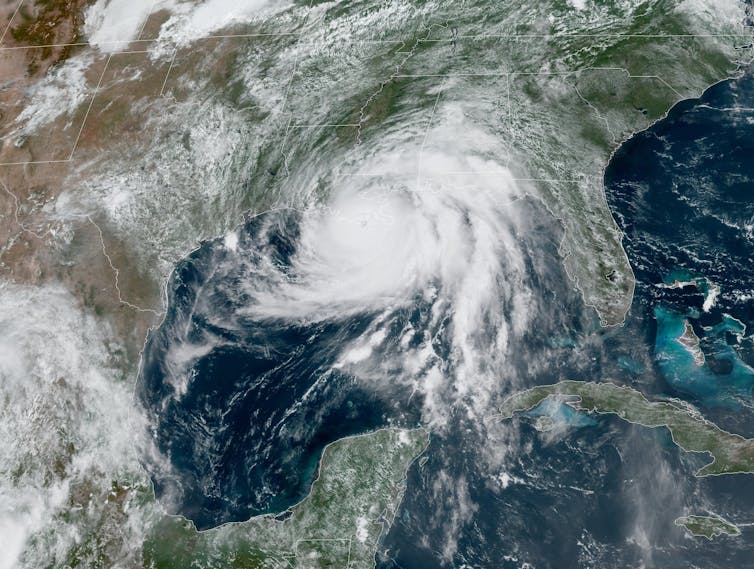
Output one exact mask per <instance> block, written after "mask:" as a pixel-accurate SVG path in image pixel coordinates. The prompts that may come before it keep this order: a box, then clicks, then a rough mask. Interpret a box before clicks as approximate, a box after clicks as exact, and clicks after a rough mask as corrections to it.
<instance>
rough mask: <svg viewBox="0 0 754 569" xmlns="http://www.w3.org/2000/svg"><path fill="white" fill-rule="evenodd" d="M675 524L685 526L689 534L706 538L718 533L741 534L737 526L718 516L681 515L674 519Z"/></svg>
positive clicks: (718, 534) (713, 536) (711, 537)
mask: <svg viewBox="0 0 754 569" xmlns="http://www.w3.org/2000/svg"><path fill="white" fill-rule="evenodd" d="M675 525H677V526H681V527H683V528H686V531H687V532H688V534H689V535H692V536H694V537H706V538H707V539H713V538H715V537H718V536H720V535H730V536H737V535H741V530H740V529H738V526H736V525H734V524H732V523H730V522H729V521H728V520H724V519H723V518H721V517H719V516H683V517H680V518H678V519H676V520H675Z"/></svg>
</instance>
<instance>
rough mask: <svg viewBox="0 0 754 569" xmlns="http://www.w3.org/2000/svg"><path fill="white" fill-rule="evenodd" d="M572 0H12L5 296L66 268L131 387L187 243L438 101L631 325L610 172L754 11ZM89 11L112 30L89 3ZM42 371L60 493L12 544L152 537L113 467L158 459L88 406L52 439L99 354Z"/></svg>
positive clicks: (323, 182) (281, 195) (53, 548)
mask: <svg viewBox="0 0 754 569" xmlns="http://www.w3.org/2000/svg"><path fill="white" fill-rule="evenodd" d="M251 4H254V3H251ZM576 4H577V3H575V2H573V3H569V2H564V1H562V0H551V1H549V2H548V1H543V2H537V3H531V2H527V1H525V0H514V1H512V2H507V3H505V4H499V5H495V6H492V5H491V4H489V3H485V2H478V3H474V2H472V3H463V4H458V3H445V4H441V5H438V4H437V3H432V2H416V3H410V2H382V3H371V4H369V3H359V2H353V3H317V2H314V3H301V2H294V3H289V4H285V5H284V6H283V7H282V8H280V9H279V10H272V11H271V12H265V14H264V17H263V18H262V17H259V18H257V17H254V16H253V15H251V16H249V17H248V18H247V19H246V20H244V19H243V18H241V19H240V20H237V21H234V22H232V23H228V22H227V21H225V20H223V21H224V22H225V23H224V24H222V25H217V26H214V27H212V25H209V24H206V25H205V22H190V23H191V26H184V25H183V23H184V21H185V20H186V19H187V18H188V17H189V16H188V15H187V10H184V8H185V6H184V5H183V4H181V8H180V9H179V10H177V11H176V13H171V12H170V8H169V7H164V8H160V9H159V10H157V11H156V12H155V13H153V14H151V15H148V14H145V15H144V16H145V19H144V21H143V22H142V21H138V18H136V22H135V23H136V25H135V28H134V30H135V31H134V33H133V34H130V32H129V31H128V29H121V28H128V25H127V24H128V21H129V19H128V18H123V15H122V13H119V12H118V10H120V9H122V7H123V3H122V2H109V3H106V2H102V1H100V2H95V3H94V6H91V2H89V0H81V1H78V0H70V1H68V0H65V1H63V0H61V1H55V0H36V1H31V0H25V1H23V2H21V1H18V2H6V3H4V4H3V6H2V7H0V17H1V18H2V28H0V33H2V34H3V37H2V38H0V45H2V48H3V50H2V56H1V57H0V71H2V73H0V74H1V75H2V76H3V77H4V78H5V79H4V82H3V85H2V89H1V90H0V216H2V221H3V223H2V224H0V277H1V278H2V280H3V281H4V282H8V283H14V285H23V286H21V287H17V288H16V287H15V286H14V287H13V288H12V289H9V290H10V292H9V293H8V295H9V298H10V297H13V299H14V301H13V302H11V301H10V300H9V301H8V305H9V306H13V305H17V304H18V301H17V299H18V297H19V296H22V295H23V294H24V293H19V292H17V291H18V290H36V289H44V288H45V287H50V286H55V287H57V286H60V287H64V288H65V289H66V290H67V291H69V292H70V294H71V296H72V298H73V299H74V301H75V302H74V303H72V306H71V309H70V310H71V311H77V312H76V314H77V315H79V317H80V318H81V319H82V320H84V321H87V322H88V321H90V320H92V321H93V322H94V321H96V326H95V325H94V324H93V326H95V328H96V331H97V334H100V335H103V336H106V338H107V346H108V350H111V351H113V352H114V353H115V355H116V356H117V357H114V360H115V361H114V363H113V366H114V367H115V368H117V370H116V371H114V372H113V374H112V375H113V376H114V379H108V381H109V382H110V384H111V387H113V388H115V387H117V388H119V389H120V388H122V387H123V385H124V384H128V385H131V384H132V383H133V382H134V381H135V378H136V375H137V370H138V362H139V354H140V351H141V348H142V346H143V344H144V339H145V336H146V334H147V330H148V329H149V328H150V327H151V326H153V325H155V324H156V323H157V322H158V321H159V320H160V318H161V316H162V311H163V310H164V308H165V305H164V302H165V299H164V295H163V292H164V288H165V283H166V281H167V278H168V275H169V274H170V272H171V271H172V270H173V268H174V267H175V264H176V263H177V262H178V261H179V260H180V259H181V258H182V257H183V256H185V255H186V254H187V253H189V252H190V251H191V250H192V249H193V248H194V247H196V245H197V244H198V243H199V242H201V241H202V240H203V239H210V238H215V237H217V236H221V235H224V234H226V233H227V232H228V231H230V230H232V229H233V228H234V227H236V226H237V225H238V224H239V222H241V221H242V219H243V217H244V215H245V214H246V213H248V212H259V211H264V210H266V209H268V208H270V207H271V206H274V205H279V204H281V203H283V204H292V205H298V204H297V202H296V199H298V197H300V196H298V195H291V194H294V193H295V192H291V191H290V188H291V187H295V188H312V189H314V188H324V190H323V192H325V193H326V191H327V188H328V187H329V185H330V182H331V181H332V180H331V179H329V178H327V177H326V176H325V177H322V178H317V177H307V176H308V175H309V174H310V173H311V172H313V171H320V172H331V171H335V170H337V169H338V168H340V167H341V166H343V165H344V164H346V163H347V160H346V159H345V157H347V156H349V153H350V152H352V151H353V149H354V148H355V145H356V144H357V140H358V141H359V142H360V144H361V145H362V146H361V148H369V147H370V144H372V143H374V142H375V141H384V140H391V138H390V137H391V136H395V134H396V133H397V132H400V133H403V135H402V136H405V137H413V140H418V141H419V142H420V141H421V140H422V138H423V137H424V136H425V133H427V132H428V127H427V125H428V124H429V123H430V122H431V121H430V120H429V119H430V117H431V116H432V114H431V113H432V109H433V105H434V103H435V101H439V103H440V104H439V105H438V113H437V116H438V117H441V116H444V115H443V112H444V111H445V107H446V106H447V107H448V108H449V109H450V111H449V112H451V111H453V112H455V111H457V116H459V117H463V120H466V121H468V123H469V124H475V125H480V128H483V129H484V130H485V133H486V134H489V135H490V138H492V139H494V140H496V141H499V144H500V145H502V146H503V147H504V150H505V151H506V152H497V147H496V148H495V149H494V150H495V152H494V153H491V154H494V155H495V156H503V155H505V154H506V153H507V158H506V160H505V165H506V166H510V168H511V170H512V171H513V172H514V174H515V176H516V183H517V184H519V185H520V186H521V189H522V191H523V192H526V193H531V194H533V195H535V196H537V197H538V198H540V199H541V200H542V201H543V203H545V204H546V205H547V207H548V208H549V209H550V210H551V211H552V212H553V215H555V216H556V217H558V218H559V219H560V220H561V222H562V224H563V227H564V235H563V238H562V243H561V248H560V251H561V254H562V256H563V260H564V264H565V266H566V267H567V270H568V273H569V275H570V276H571V278H572V279H573V281H574V282H575V284H576V286H578V288H579V289H580V290H581V292H582V294H583V297H584V300H585V302H586V303H587V304H589V305H592V306H594V307H595V308H596V310H597V312H598V314H599V316H600V319H601V322H602V323H603V324H604V325H612V324H618V323H620V322H621V321H622V320H623V318H624V316H625V313H626V311H627V310H628V307H629V306H630V304H631V296H632V292H633V275H632V273H631V268H630V266H629V263H628V260H627V259H626V257H625V253H624V251H623V249H622V247H621V243H620V240H621V235H620V232H619V231H618V228H617V227H616V225H615V223H614V221H613V219H612V216H611V214H610V211H609V209H608V207H607V204H606V201H605V196H604V189H603V182H602V173H603V169H604V167H605V166H606V164H607V162H608V160H609V158H610V156H611V153H612V152H613V150H614V149H615V148H617V146H618V145H619V143H620V141H621V140H622V139H624V138H625V137H627V136H630V135H631V134H632V133H633V132H636V131H638V130H642V129H644V128H646V127H648V126H649V125H650V124H651V123H652V122H653V121H656V120H658V119H660V118H661V117H662V116H664V114H665V113H667V112H668V110H669V109H670V108H671V107H672V105H673V104H674V103H676V102H677V101H678V100H680V99H683V98H690V97H696V96H698V95H700V94H701V93H702V92H703V90H704V89H705V88H707V87H708V86H710V85H711V84H713V83H715V82H717V81H720V80H722V79H724V78H726V77H728V76H731V75H735V74H736V73H737V72H738V70H739V69H740V66H741V64H743V63H745V62H746V61H748V59H749V58H750V54H751V29H750V28H749V26H748V25H747V4H746V3H745V2H739V1H738V0H721V1H719V2H716V3H715V5H714V6H711V7H710V6H706V5H705V4H704V3H702V2H694V1H657V2H645V1H639V0H637V1H630V0H625V1H621V2H610V3H602V2H587V3H578V5H579V6H580V8H578V7H577V6H576ZM158 5H160V3H156V4H155V6H158ZM94 8H96V9H97V10H98V12H97V14H98V15H99V16H102V18H101V20H100V21H99V24H101V25H99V26H98V21H97V20H96V19H95V20H92V21H91V22H90V21H89V18H88V17H87V16H86V14H87V13H88V12H87V11H88V10H90V9H91V10H94ZM459 8H460V9H459ZM146 9H147V10H149V8H146ZM134 10H136V8H134ZM108 11H109V12H110V13H109V18H110V19H109V20H108V19H107V18H106V17H105V16H107V15H108ZM147 16H148V17H147ZM205 16H207V14H205ZM105 21H108V22H109V24H108V26H109V28H108V26H105V25H104V24H103V23H102V22H105ZM82 22H83V23H84V24H90V26H91V29H90V30H89V32H91V33H89V32H88V31H87V25H82ZM192 26H193V28H196V27H199V28H201V29H200V30H198V31H196V30H193V28H192ZM110 28H112V29H110ZM189 28H191V29H190V30H189V31H192V32H193V35H186V36H185V37H184V36H181V35H180V34H181V32H182V31H185V30H186V29H189ZM3 30H4V31H3ZM108 34H109V35H108ZM94 36H97V37H100V36H101V37H103V38H104V40H106V41H102V42H100V41H98V40H95V39H94ZM213 36H214V37H213ZM53 44H54V45H53ZM438 91H442V98H441V99H439V98H437V97H436V93H437V92H438ZM463 127H464V125H459V131H462V130H463ZM417 133H418V134H417ZM387 135H390V136H387ZM401 142H402V143H405V140H402V141H401ZM416 146H418V145H416ZM485 156H487V155H486V154H485ZM333 165H335V166H337V167H336V168H333ZM413 179H415V176H414V178H413ZM302 194H307V195H308V194H309V192H308V191H305V192H302ZM56 302H57V301H56ZM45 305H46V303H45V302H38V303H35V304H34V306H45ZM50 306H51V308H55V309H58V308H59V306H58V304H55V305H50ZM81 329H82V326H78V325H77V326H72V327H71V328H70V333H68V334H66V335H65V337H66V338H74V339H75V338H78V337H82V338H84V339H86V340H87V341H86V342H85V343H84V344H82V345H85V348H83V347H82V348H79V347H75V348H69V347H68V346H66V347H65V348H64V349H60V350H57V351H59V352H60V353H65V354H70V355H71V358H72V359H77V360H82V361H86V356H88V355H89V354H90V353H91V351H92V350H91V345H92V343H93V341H92V340H91V338H88V337H83V336H82V332H81ZM92 335H93V336H96V334H94V333H93V334H92ZM62 336H63V334H61V337H62ZM41 345H49V344H48V343H45V342H43V343H42V344H41ZM30 359H33V358H30ZM93 367H102V366H101V364H99V363H98V364H97V365H96V366H93ZM51 370H52V371H51ZM77 371H78V370H77ZM45 374H53V375H54V377H53V378H52V379H51V380H50V382H51V383H52V382H53V380H54V382H55V383H54V385H56V386H57V387H56V389H59V390H64V392H65V395H66V397H65V398H61V397H60V396H58V395H55V396H54V398H53V397H52V396H50V397H48V396H47V395H45V397H48V399H45V401H48V403H49V404H50V408H51V409H52V410H51V411H50V412H49V413H45V414H44V416H45V417H52V418H51V419H50V420H49V421H47V422H46V423H44V424H43V426H40V427H39V430H38V431H34V432H35V433H36V432H39V433H40V436H35V437H34V441H35V444H36V445H38V451H37V452H35V456H38V457H42V458H44V459H45V460H48V462H49V465H48V466H49V468H50V469H51V470H54V471H57V472H58V474H56V476H57V477H51V478H50V479H51V480H54V481H55V484H53V485H51V486H50V488H54V489H60V490H59V491H58V490H56V494H54V495H53V494H50V496H49V497H48V496H47V494H43V495H44V496H45V497H44V499H43V498H40V499H39V500H38V501H37V502H35V504H45V508H44V510H43V512H44V513H43V514H41V515H40V517H39V520H40V521H39V523H37V522H36V521H35V522H34V524H33V529H29V531H33V532H34V535H32V536H30V537H28V539H27V536H25V534H23V532H22V533H20V534H19V536H20V537H19V539H20V540H21V541H19V543H21V545H19V546H18V547H19V554H18V555H19V556H20V558H23V559H25V560H26V565H28V566H34V567H41V566H44V567H47V566H57V565H59V563H60V561H61V560H60V556H65V555H67V554H71V555H73V556H74V557H75V558H76V559H85V560H91V559H94V560H95V561H80V562H77V563H74V562H71V563H68V564H69V565H71V566H82V567H83V566H91V567H94V566H105V567H107V566H115V565H118V566H131V565H128V563H126V562H122V560H123V559H126V558H129V556H130V555H131V547H132V546H133V544H134V543H140V542H139V541H138V540H137V539H136V538H135V536H134V535H133V533H134V531H136V529H138V528H139V527H140V525H139V523H138V521H137V520H136V519H135V516H138V515H141V514H140V513H139V512H141V511H142V510H141V509H140V508H138V507H135V506H134V503H135V502H140V501H142V500H143V499H144V492H143V491H142V490H138V491H137V490H134V486H133V485H132V481H130V480H129V481H125V482H122V483H118V482H114V480H115V478H116V473H117V474H118V475H120V474H119V473H120V472H121V471H122V470H127V469H131V470H134V471H138V472H137V473H138V474H140V475H141V476H142V478H141V479H140V480H141V481H140V482H139V484H138V485H137V488H142V487H143V486H144V485H145V484H146V485H147V486H148V483H146V482H145V481H144V479H143V478H144V476H145V474H144V473H143V471H141V470H140V467H139V464H138V460H136V459H135V458H128V459H125V458H124V459H122V462H117V463H116V462H115V461H113V463H112V464H108V465H102V464H101V455H102V454H103V452H104V451H106V450H107V449H109V448H110V447H111V446H114V444H113V438H114V437H115V435H107V434H103V435H102V436H101V437H100V438H98V439H97V441H96V443H94V442H91V443H89V444H85V443H83V442H82V441H88V440H89V438H88V437H90V433H91V432H92V431H95V430H98V429H99V430H101V432H102V433H109V431H107V430H105V429H100V427H97V426H94V427H92V426H91V425H84V423H83V422H82V424H81V425H78V424H74V425H71V426H70V427H69V428H68V427H67V428H66V430H65V432H66V436H65V437H63V436H60V423H61V419H60V416H59V415H60V414H62V413H61V412H60V411H59V410H56V408H55V405H54V403H55V398H57V400H61V399H62V400H64V401H65V400H68V399H70V400H73V401H77V402H79V401H80V402H86V403H92V402H95V401H98V398H97V397H92V395H91V392H90V391H89V389H90V383H91V382H76V381H73V379H74V378H77V377H88V376H87V375H86V370H84V372H82V373H75V372H71V373H70V374H69V376H68V377H69V379H70V381H67V382H64V381H62V380H60V379H59V378H60V377H61V372H60V371H59V370H58V369H57V368H56V367H55V366H48V368H46V369H45V372H44V373H42V372H40V377H42V378H45V379H47V375H45ZM108 377H109V376H108ZM44 393H46V392H44ZM11 403H13V400H11ZM13 406H16V407H17V403H14V405H12V407H13ZM55 412H58V413H59V415H55ZM77 416H80V417H85V416H89V415H87V414H85V413H83V412H82V413H78V414H77ZM101 424H102V423H97V425H100V426H101ZM108 437H109V438H108ZM98 445H99V446H98ZM35 448H37V447H35ZM50 456H52V457H63V458H64V460H63V459H61V461H60V462H59V461H57V459H48V458H47V457H50ZM129 456H130V455H129ZM42 458H40V460H42ZM26 460H27V459H26V458H23V460H21V459H19V460H18V461H15V459H13V460H11V461H10V462H9V463H8V464H7V465H6V467H7V469H8V471H9V472H13V473H14V475H13V476H14V479H13V480H14V482H13V483H14V485H16V487H17V488H19V489H20V490H19V492H18V494H19V495H26V494H29V489H30V488H35V487H36V486H35V485H36V484H37V483H38V482H37V480H36V478H35V477H34V476H35V473H34V470H33V469H29V468H28V465H27V464H26ZM61 464H63V465H83V464H87V465H92V466H91V470H92V472H93V474H92V476H91V479H90V478H86V477H84V478H83V482H82V479H81V478H82V477H81V476H78V477H77V478H76V480H75V483H70V484H69V483H68V482H69V480H70V479H71V476H72V475H71V474H70V472H69V471H68V470H67V469H66V468H63V467H61V466H60V465H61ZM135 477H137V478H138V476H136V475H135ZM44 488H45V490H44V492H47V491H48V490H47V489H46V488H47V486H44ZM40 492H42V490H40ZM49 492H50V493H51V492H52V490H49ZM60 492H68V494H69V495H68V496H61V495H60ZM40 495H42V494H40ZM137 498H138V499H137ZM151 499H152V498H150V500H151ZM103 504H104V506H103ZM120 504H125V505H124V506H123V507H121V506H120ZM129 504H131V507H127V506H128V505H129ZM102 508H105V511H106V512H110V513H108V514H107V515H104V514H102V515H101V513H100V512H101V509H102ZM268 521H269V520H268ZM29 527H31V526H29ZM82 527H85V528H92V529H91V537H88V536H90V534H89V533H86V534H84V535H81V528H82ZM24 531H26V530H24ZM88 531H89V529H87V532H88ZM174 531H175V534H176V535H178V536H179V537H181V539H189V538H188V537H187V536H190V535H192V533H191V531H190V529H185V531H184V530H180V531H179V530H177V529H176V530H174ZM223 531H228V530H223ZM199 535H202V536H203V535H205V534H204V533H202V534H197V536H196V540H197V543H200V544H203V543H204V541H203V540H204V539H205V538H204V537H199ZM212 535H214V534H212ZM40 536H44V537H40ZM56 536H58V537H59V536H77V539H78V536H80V540H79V541H80V545H78V546H77V547H76V548H73V549H71V550H70V551H69V550H68V549H66V550H65V551H63V550H64V549H65V548H66V547H68V546H67V545H66V544H68V543H69V541H70V540H69V541H61V542H60V543H58V542H55V541H54V538H55V537H56ZM61 544H63V545H61ZM159 544H160V542H159V540H157V541H153V547H154V548H156V549H154V551H153V554H154V555H157V554H158V553H159V547H158V545H159ZM21 548H23V551H21Z"/></svg>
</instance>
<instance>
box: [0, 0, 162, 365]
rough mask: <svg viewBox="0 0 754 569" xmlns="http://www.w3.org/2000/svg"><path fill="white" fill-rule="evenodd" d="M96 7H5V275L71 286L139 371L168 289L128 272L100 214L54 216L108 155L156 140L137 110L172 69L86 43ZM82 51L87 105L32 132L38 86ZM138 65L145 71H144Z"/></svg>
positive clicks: (0, 192)
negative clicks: (68, 192) (27, 116)
mask: <svg viewBox="0 0 754 569" xmlns="http://www.w3.org/2000/svg"><path fill="white" fill-rule="evenodd" d="M90 4H92V2H91V0H63V1H57V0H21V2H15V1H11V2H6V3H5V4H3V5H2V7H1V8H0V19H1V21H3V22H4V32H3V33H2V39H1V40H0V77H2V89H1V90H0V215H2V223H0V243H2V248H0V271H1V272H2V275H3V278H7V279H9V280H12V281H13V282H16V283H20V284H26V285H39V284H43V283H45V282H48V281H49V282H55V281H57V282H63V283H64V284H65V285H66V286H67V288H69V289H70V290H71V291H73V292H74V293H75V295H76V297H77V298H78V299H79V301H80V302H81V303H82V305H83V306H85V307H86V308H87V309H89V310H92V311H94V312H95V313H96V314H97V315H99V316H101V317H104V318H106V319H108V320H110V321H111V325H113V326H114V327H115V329H116V330H117V335H118V336H119V337H120V338H122V339H123V340H124V342H126V344H127V348H128V349H127V352H128V355H129V358H128V360H129V361H130V363H131V365H133V363H134V362H135V360H136V358H137V356H138V350H139V349H140V347H141V344H142V343H143V340H144V336H145V333H146V329H147V327H148V326H149V325H150V324H152V323H153V322H154V321H155V318H156V316H157V315H158V310H159V309H160V306H161V302H160V290H159V286H158V284H157V283H154V282H149V279H146V280H145V279H141V278H138V275H134V274H133V273H132V272H131V271H129V270H128V269H125V270H124V269H121V268H119V267H129V266H131V265H132V263H131V262H130V261H131V259H129V254H128V251H127V250H125V249H124V248H123V247H122V246H121V245H120V244H119V243H118V241H117V240H116V239H114V238H113V236H111V235H109V234H108V230H107V228H106V227H102V226H101V225H100V224H99V223H98V221H97V220H95V219H94V218H93V217H92V216H90V215H85V214H82V215H81V216H80V218H79V219H78V220H76V221H74V222H71V221H70V220H68V221H67V223H58V222H56V221H55V220H54V219H51V216H50V215H49V212H45V207H46V206H47V205H48V204H50V203H52V202H53V201H54V200H55V199H56V198H57V197H58V196H59V195H60V193H61V191H63V190H64V189H65V187H66V184H67V183H70V180H71V179H75V178H76V177H77V176H78V175H79V172H81V171H82V170H85V169H86V168H87V165H88V164H91V163H96V162H98V160H100V159H101V158H102V153H106V152H112V149H113V147H114V146H115V147H121V146H122V145H124V144H126V143H127V142H128V141H129V139H130V141H131V142H132V143H137V144H136V145H137V146H138V143H140V142H142V143H143V142H146V141H147V139H148V136H149V132H148V131H147V130H145V120H144V119H145V116H144V115H143V114H139V113H137V112H134V108H133V107H134V105H136V104H137V103H138V102H141V103H142V105H143V106H142V108H146V107H147V106H148V105H150V104H154V103H155V100H156V98H157V96H158V95H160V90H161V88H162V87H163V83H164V80H165V72H166V65H158V66H150V65H149V64H148V62H147V61H146V59H147V58H146V57H145V45H144V44H143V43H139V42H136V43H135V44H134V45H133V46H124V49H123V50H122V51H120V52H119V53H117V54H113V55H107V54H101V53H95V52H94V50H93V49H92V48H91V47H89V45H88V44H87V42H86V41H83V40H82V37H81V34H82V26H83V20H84V19H83V12H84V10H85V8H86V7H87V6H89V5H90ZM155 18H157V19H159V18H160V15H156V16H155ZM144 32H145V33H148V32H149V28H147V27H146V26H145V30H144ZM72 55H84V56H90V57H89V58H88V59H86V63H87V64H88V65H87V67H86V68H85V69H84V70H83V87H84V90H83V92H82V93H80V96H81V100H80V101H75V103H74V104H75V106H74V107H73V108H72V109H71V111H72V112H71V113H70V114H68V113H64V114H61V116H59V117H57V118H56V119H55V120H53V121H51V122H50V123H49V124H48V125H47V126H46V127H45V128H43V129H40V131H39V132H33V133H29V134H27V133H26V132H24V131H23V129H21V128H20V127H19V118H21V119H23V117H22V116H21V114H22V113H23V111H24V109H25V108H26V106H27V104H28V102H29V98H30V96H31V94H32V93H33V89H32V88H33V86H34V85H35V84H38V83H39V81H40V80H41V79H42V78H44V77H45V76H46V77H48V78H49V77H50V76H54V75H55V74H56V73H59V72H60V70H61V67H62V65H63V63H64V62H65V61H66V60H67V59H69V58H70V57H71V56H72ZM145 63H146V65H145ZM137 67H139V68H141V69H142V70H143V72H141V73H136V74H134V70H135V69H136V68H137ZM136 75H138V78H135V77H136ZM65 80H66V77H61V81H65ZM60 104H61V105H65V104H67V102H66V101H63V100H61V102H60ZM32 120H33V117H32ZM62 245H64V246H65V251H62V250H61V246H62ZM127 365H128V364H127ZM129 367H130V366H129Z"/></svg>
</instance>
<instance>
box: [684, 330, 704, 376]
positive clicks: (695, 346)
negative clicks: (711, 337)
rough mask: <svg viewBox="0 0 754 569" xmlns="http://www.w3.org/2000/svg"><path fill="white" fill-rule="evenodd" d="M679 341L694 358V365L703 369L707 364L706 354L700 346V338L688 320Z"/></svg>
mask: <svg viewBox="0 0 754 569" xmlns="http://www.w3.org/2000/svg"><path fill="white" fill-rule="evenodd" d="M678 341H679V342H680V343H681V344H682V345H683V347H684V348H686V349H687V350H688V351H689V353H690V354H691V355H692V357H693V358H694V363H695V364H696V365H697V366H698V367H702V366H703V365H704V362H705V358H704V352H703V351H702V349H701V347H700V346H699V336H697V335H696V332H694V327H693V326H692V325H691V322H689V321H688V320H686V321H685V322H684V326H683V334H681V336H680V337H679V338H678Z"/></svg>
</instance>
